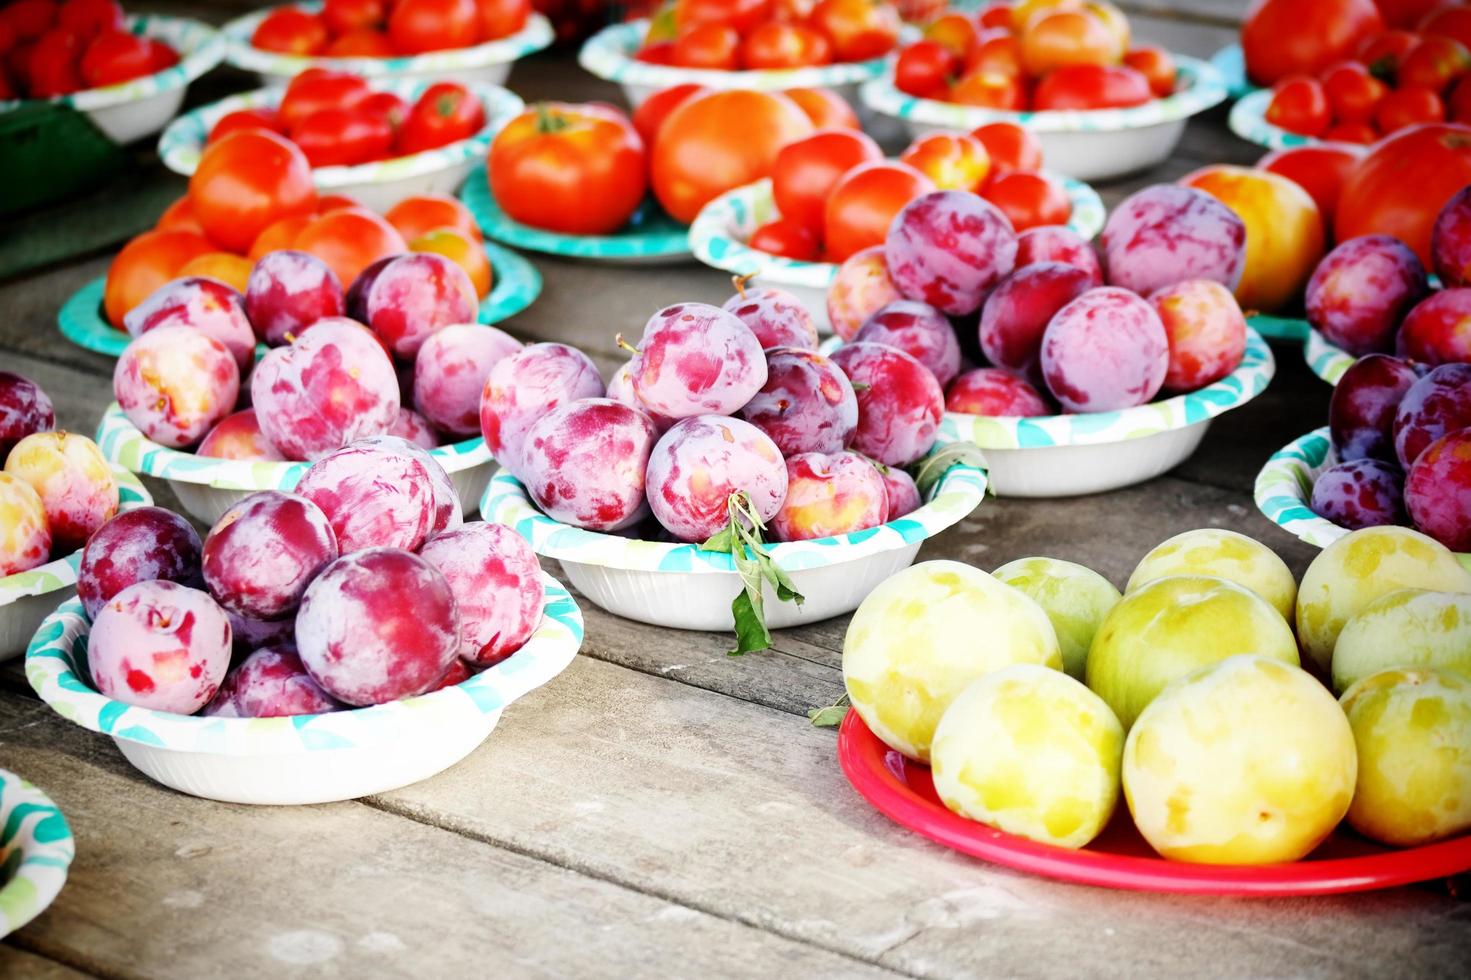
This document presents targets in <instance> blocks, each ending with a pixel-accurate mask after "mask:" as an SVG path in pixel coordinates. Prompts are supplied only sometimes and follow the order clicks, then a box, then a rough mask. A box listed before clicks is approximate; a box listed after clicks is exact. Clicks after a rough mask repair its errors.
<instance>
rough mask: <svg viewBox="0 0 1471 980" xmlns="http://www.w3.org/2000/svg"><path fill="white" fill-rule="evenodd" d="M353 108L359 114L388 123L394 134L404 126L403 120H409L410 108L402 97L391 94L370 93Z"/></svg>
mask: <svg viewBox="0 0 1471 980" xmlns="http://www.w3.org/2000/svg"><path fill="white" fill-rule="evenodd" d="M353 108H354V109H356V110H358V111H359V112H366V113H369V114H370V115H374V116H378V117H379V118H381V119H382V120H383V121H384V122H386V123H388V126H389V128H390V129H392V130H393V131H394V133H397V132H398V130H399V127H400V126H402V125H403V124H404V120H405V119H407V118H409V110H410V109H411V108H412V107H411V106H410V105H409V103H408V100H406V99H405V98H404V97H403V96H401V95H397V94H395V93H393V92H371V93H369V94H368V95H367V96H366V97H365V98H363V99H362V100H361V101H360V102H358V103H356V104H355V105H354V106H353Z"/></svg>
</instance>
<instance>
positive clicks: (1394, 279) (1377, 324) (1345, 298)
mask: <svg viewBox="0 0 1471 980" xmlns="http://www.w3.org/2000/svg"><path fill="white" fill-rule="evenodd" d="M1426 288H1427V285H1426V281H1425V267H1424V266H1423V265H1421V264H1420V259H1419V258H1418V257H1417V256H1416V255H1415V253H1414V252H1413V251H1411V249H1410V247H1409V246H1408V245H1406V244H1405V243H1404V242H1402V241H1400V240H1399V239H1398V238H1393V237H1391V236H1389V235H1362V236H1360V237H1358V238H1350V239H1349V240H1348V241H1346V242H1340V243H1339V244H1338V246H1337V247H1335V248H1334V249H1333V251H1331V252H1329V253H1328V254H1327V255H1326V256H1324V257H1323V261H1321V262H1319V263H1318V267H1317V268H1316V269H1314V270H1313V275H1312V277H1311V278H1310V279H1308V286H1307V294H1306V297H1305V301H1306V305H1307V314H1308V322H1309V323H1311V324H1312V325H1313V326H1314V327H1316V328H1317V330H1318V332H1319V333H1321V334H1322V335H1323V336H1324V337H1326V338H1327V339H1328V340H1329V341H1331V342H1332V343H1335V344H1337V345H1338V346H1339V347H1342V348H1343V349H1344V350H1346V351H1348V352H1349V353H1350V354H1353V355H1355V356H1358V355H1362V354H1373V353H1376V352H1377V353H1388V352H1389V351H1390V350H1391V349H1392V348H1393V347H1394V332H1395V330H1396V329H1398V328H1399V324H1400V320H1402V319H1403V318H1404V315H1405V314H1406V313H1408V312H1409V311H1410V309H1411V308H1412V307H1413V306H1414V305H1415V304H1416V303H1418V302H1420V299H1421V298H1422V297H1423V296H1424V295H1425V291H1426Z"/></svg>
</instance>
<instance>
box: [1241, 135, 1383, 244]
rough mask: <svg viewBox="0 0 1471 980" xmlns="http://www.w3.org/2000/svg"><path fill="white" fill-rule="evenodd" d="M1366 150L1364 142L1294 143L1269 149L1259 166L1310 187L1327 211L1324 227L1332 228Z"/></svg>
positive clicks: (1258, 163) (1319, 207) (1312, 195)
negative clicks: (1346, 186) (1342, 196)
mask: <svg viewBox="0 0 1471 980" xmlns="http://www.w3.org/2000/svg"><path fill="white" fill-rule="evenodd" d="M1364 152H1365V151H1364V149H1363V147H1361V146H1355V145H1353V144H1343V143H1317V144H1314V145H1312V146H1293V147H1289V148H1287V149H1285V150H1274V151H1272V152H1271V153H1268V154H1267V155H1266V156H1264V157H1262V158H1261V159H1260V160H1258V161H1257V162H1256V166H1257V169H1259V170H1267V171H1270V172H1272V173H1274V174H1278V175H1280V176H1282V177H1286V178H1287V179H1288V180H1290V181H1292V182H1293V183H1295V184H1297V185H1298V186H1299V187H1301V188H1302V189H1303V190H1305V191H1307V192H1308V196H1309V197H1311V198H1312V199H1313V202H1314V203H1315V204H1317V205H1318V211H1319V213H1321V214H1322V215H1323V225H1324V227H1325V228H1332V227H1333V216H1334V215H1335V214H1336V213H1337V212H1338V196H1339V195H1340V194H1341V193H1343V183H1344V181H1345V180H1347V179H1348V175H1349V172H1350V171H1351V170H1353V168H1354V166H1355V165H1356V164H1357V163H1358V162H1359V160H1361V159H1362V158H1363V156H1364Z"/></svg>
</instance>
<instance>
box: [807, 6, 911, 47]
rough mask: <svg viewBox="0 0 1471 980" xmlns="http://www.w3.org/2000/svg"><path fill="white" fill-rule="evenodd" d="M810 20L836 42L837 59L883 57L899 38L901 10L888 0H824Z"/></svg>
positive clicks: (829, 38) (815, 8) (834, 43)
mask: <svg viewBox="0 0 1471 980" xmlns="http://www.w3.org/2000/svg"><path fill="white" fill-rule="evenodd" d="M808 20H809V23H811V25H812V26H813V27H815V28H817V29H818V30H819V31H821V32H822V33H824V34H826V35H827V37H828V40H830V41H832V42H833V60H834V61H868V60H869V59H871V58H880V57H883V56H884V55H886V54H888V53H889V52H890V51H892V50H893V49H894V45H895V44H897V43H898V42H899V28H900V26H902V25H901V23H900V21H899V10H898V8H897V7H895V6H894V5H893V4H892V3H889V2H887V0H822V2H821V3H819V4H818V5H817V6H816V7H814V8H813V9H812V15H811V16H810V18H809V19H808Z"/></svg>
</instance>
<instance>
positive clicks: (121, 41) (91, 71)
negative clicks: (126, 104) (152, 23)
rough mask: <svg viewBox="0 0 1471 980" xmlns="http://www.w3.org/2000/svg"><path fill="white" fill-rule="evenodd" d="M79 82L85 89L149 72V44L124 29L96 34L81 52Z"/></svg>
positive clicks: (119, 82) (143, 38)
mask: <svg viewBox="0 0 1471 980" xmlns="http://www.w3.org/2000/svg"><path fill="white" fill-rule="evenodd" d="M81 73H82V81H83V82H84V83H86V85H87V87H88V88H101V87H102V86H104V85H119V84H121V83H123V82H128V81H132V80H133V79H135V78H142V77H143V76H144V75H151V74H153V46H152V45H150V44H149V43H148V38H146V37H141V36H139V35H137V34H132V33H130V32H128V31H108V32H106V33H104V34H99V35H97V36H96V37H95V38H93V39H92V43H91V44H88V45H87V51H86V53H85V54H83V55H82V63H81Z"/></svg>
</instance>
